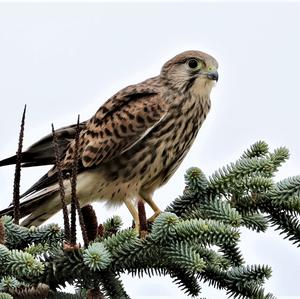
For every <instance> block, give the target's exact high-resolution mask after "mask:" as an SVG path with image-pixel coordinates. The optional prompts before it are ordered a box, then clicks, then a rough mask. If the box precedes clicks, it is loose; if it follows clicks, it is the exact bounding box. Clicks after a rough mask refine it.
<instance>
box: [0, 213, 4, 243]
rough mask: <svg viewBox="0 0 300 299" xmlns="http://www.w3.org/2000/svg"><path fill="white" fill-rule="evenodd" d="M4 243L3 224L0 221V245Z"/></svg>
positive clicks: (0, 220)
mask: <svg viewBox="0 0 300 299" xmlns="http://www.w3.org/2000/svg"><path fill="white" fill-rule="evenodd" d="M4 243H5V227H4V224H3V220H2V219H0V244H4Z"/></svg>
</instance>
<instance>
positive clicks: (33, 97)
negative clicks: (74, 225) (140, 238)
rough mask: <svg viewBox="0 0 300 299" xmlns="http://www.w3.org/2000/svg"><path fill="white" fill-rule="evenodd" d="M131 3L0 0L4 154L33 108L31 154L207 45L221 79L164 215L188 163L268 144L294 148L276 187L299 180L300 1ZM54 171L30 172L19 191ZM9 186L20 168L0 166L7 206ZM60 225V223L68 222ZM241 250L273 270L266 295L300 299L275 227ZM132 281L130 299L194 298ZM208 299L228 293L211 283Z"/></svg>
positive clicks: (169, 190)
mask: <svg viewBox="0 0 300 299" xmlns="http://www.w3.org/2000/svg"><path fill="white" fill-rule="evenodd" d="M123 2H124V1H122V3H112V2H111V3H95V2H93V3H88V4H83V3H73V4H72V3H67V4H59V3H54V4H47V3H42V4H38V3H31V4H5V3H0V99H1V110H0V112H1V114H0V115H1V117H0V128H1V131H0V138H1V140H2V142H1V144H0V158H5V157H7V156H9V155H11V154H13V153H14V152H15V151H16V144H17V134H18V131H19V123H20V118H21V113H22V110H23V106H24V104H25V103H26V104H27V107H28V109H27V120H26V130H25V147H27V146H29V145H30V144H31V143H32V142H34V141H36V140H37V139H39V138H40V137H42V136H43V135H45V134H47V133H49V132H50V124H51V123H52V122H54V124H55V127H56V128H58V127H60V126H64V125H68V124H70V123H74V122H75V121H76V117H77V114H78V113H80V115H81V119H82V120H84V119H87V118H89V117H91V116H92V114H93V113H94V112H95V111H96V110H97V109H98V107H99V106H100V105H101V104H102V103H103V102H104V101H105V100H106V99H107V98H108V97H110V96H111V95H112V94H114V93H115V92H117V91H118V90H119V89H120V88H123V87H125V86H126V85H129V84H133V83H137V82H139V81H142V80H144V79H146V78H148V77H150V76H154V75H156V74H158V73H159V71H160V67H161V65H162V64H163V63H164V62H165V61H166V60H167V59H169V58H171V57H172V56H174V55H176V54H177V53H179V52H181V51H184V50H188V49H199V50H202V51H206V52H208V53H210V54H212V55H213V56H215V57H216V58H217V60H218V61H219V65H220V69H219V74H220V80H219V82H218V85H217V87H216V88H215V90H214V91H213V93H212V110H211V112H210V114H209V115H208V119H207V120H206V122H205V124H204V126H203V128H202V129H201V132H200V134H199V135H198V138H197V140H196V141H195V143H194V145H193V147H192V149H191V151H190V153H189V154H188V156H187V158H186V159H185V161H184V162H183V163H182V165H181V167H180V169H179V170H178V171H177V173H176V174H175V175H174V176H173V178H172V179H171V180H170V182H169V183H168V184H167V185H166V186H165V187H163V188H161V189H160V190H159V191H158V192H156V194H155V199H156V201H157V202H158V203H159V205H160V207H161V208H164V207H166V206H167V205H168V204H169V203H170V202H171V200H172V199H174V198H175V197H176V196H177V195H178V194H181V192H182V189H183V186H184V184H183V174H184V172H185V170H186V169H187V168H188V167H190V166H199V167H200V168H202V169H203V170H204V171H205V173H206V174H208V175H209V174H210V173H212V172H213V171H214V170H215V169H217V168H218V167H220V166H223V165H225V164H227V163H228V162H231V161H233V160H235V159H236V158H238V156H239V155H240V153H241V152H242V151H243V150H244V149H245V148H247V147H248V146H249V145H250V144H252V143H254V142H255V141H257V140H259V139H263V140H265V141H267V142H268V143H269V144H270V145H271V147H272V148H274V147H278V146H281V145H285V146H287V147H288V148H289V149H290V151H291V158H290V160H289V162H288V163H287V164H286V165H285V166H284V167H282V169H281V170H280V173H279V175H278V179H280V178H284V177H287V176H292V175H297V174H299V173H300V171H299V165H300V143H299V111H300V104H299V102H300V92H299V68H300V58H299V53H300V43H299V36H300V18H299V13H300V4H299V3H296V2H294V1H293V3H292V2H281V3H280V2H278V1H277V2H276V3H275V2H274V3H270V1H267V2H268V3H267V2H266V3H258V2H252V3H237V2H232V3H224V2H225V1H221V2H222V3H221V2H212V3H204V2H201V3H200V2H198V3H197V2H196V1H193V2H177V3H175V2H174V3H171V2H169V1H167V2H166V3H162V2H157V3H152V4H150V3H142V4H139V3H136V2H132V3H123ZM243 2H244V1H243ZM46 170H47V167H46V168H38V169H26V170H24V171H23V172H22V189H23V190H25V189H26V188H27V187H29V185H31V184H33V183H34V182H35V181H36V180H37V179H38V178H39V177H40V176H41V175H42V174H44V172H45V171H46ZM12 180H13V167H6V168H1V169H0V189H1V195H0V201H1V202H0V206H1V208H4V207H6V206H7V205H8V203H9V202H10V200H11V197H12V195H11V194H12ZM96 207H97V213H98V216H99V218H100V219H101V220H105V219H106V218H108V217H110V216H112V215H113V214H119V215H121V216H122V218H123V219H125V221H126V223H127V224H129V223H130V222H131V219H130V215H129V213H128V211H127V210H126V208H121V209H118V210H107V209H106V208H104V207H103V206H102V205H100V204H97V205H96ZM53 221H55V222H59V223H61V214H59V215H57V216H55V217H54V218H52V219H51V222H53ZM241 248H242V250H243V253H244V256H245V258H246V261H247V262H248V264H255V263H257V264H259V263H261V264H269V265H271V266H272V268H273V276H272V278H271V279H270V280H269V281H268V283H267V289H268V291H271V292H273V293H274V294H275V295H277V296H278V297H279V298H300V287H299V282H298V281H299V275H300V259H299V249H297V248H296V247H295V246H293V245H292V244H291V243H290V242H289V241H287V240H283V239H282V237H280V236H279V235H278V233H277V232H274V231H273V230H269V231H268V233H266V234H259V235H258V234H256V233H252V232H249V231H248V230H245V231H243V235H242V242H241ZM124 283H125V286H126V289H127V291H128V293H129V294H130V295H131V296H132V298H149V296H150V295H151V296H152V297H153V298H159V297H158V296H163V297H161V298H168V296H169V297H170V298H174V297H176V298H186V296H184V294H183V293H182V292H181V291H179V290H178V289H177V287H176V286H175V285H173V284H172V283H171V282H170V279H169V278H164V279H163V278H151V279H148V278H145V279H142V280H138V279H137V278H134V279H132V278H127V277H126V278H124ZM143 296H146V297H143ZM283 296H285V297H283ZM292 296H294V297H292ZM203 297H205V298H207V299H213V298H224V297H225V295H224V292H220V291H216V290H214V289H212V288H208V287H206V286H205V287H204V288H203Z"/></svg>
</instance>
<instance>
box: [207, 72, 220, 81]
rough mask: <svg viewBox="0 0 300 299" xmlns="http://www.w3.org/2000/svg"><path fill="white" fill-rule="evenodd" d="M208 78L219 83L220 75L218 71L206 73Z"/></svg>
mask: <svg viewBox="0 0 300 299" xmlns="http://www.w3.org/2000/svg"><path fill="white" fill-rule="evenodd" d="M206 77H207V78H208V79H209V80H215V81H216V82H218V79H219V74H218V72H217V71H211V72H207V73H206Z"/></svg>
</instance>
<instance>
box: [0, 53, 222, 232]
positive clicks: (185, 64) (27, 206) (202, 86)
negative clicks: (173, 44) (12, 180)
mask: <svg viewBox="0 0 300 299" xmlns="http://www.w3.org/2000/svg"><path fill="white" fill-rule="evenodd" d="M217 68H218V63H217V61H216V60H215V59H214V58H213V57H212V56H210V55H208V54H206V53H203V52H200V51H186V52H183V53H181V54H179V55H177V56H175V57H174V58H172V59H171V60H169V61H167V62H166V63H165V64H164V65H163V67H162V69H161V72H160V74H159V75H158V76H156V77H153V78H150V79H147V80H145V81H143V82H141V83H138V84H136V85H130V86H128V87H126V88H124V89H122V90H120V91H119V92H118V93H116V94H115V95H114V96H112V97H111V98H110V99H108V100H107V101H106V102H105V103H104V104H103V105H102V106H101V107H100V108H99V110H98V111H97V112H96V114H95V115H94V116H93V117H92V118H90V119H89V120H87V121H85V122H82V123H81V124H80V136H79V157H80V159H79V165H78V177H77V194H78V198H79V201H80V204H81V206H85V205H87V204H89V203H91V202H94V201H97V200H106V201H107V202H108V203H109V204H113V205H118V204H122V203H125V205H126V206H127V208H128V210H129V211H130V213H131V215H132V216H133V219H134V221H135V224H136V227H139V218H138V213H137V209H136V207H135V201H134V199H142V200H144V201H145V202H146V203H148V204H149V205H150V207H151V208H152V209H153V211H154V215H153V217H155V216H157V215H158V214H159V213H160V209H159V208H158V206H157V205H156V204H155V202H154V201H153V199H152V195H153V193H154V191H155V190H156V189H157V188H159V187H160V186H162V185H164V184H165V183H166V182H167V181H168V180H169V179H170V177H171V176H172V175H173V174H174V172H175V171H176V169H177V168H178V166H179V165H180V163H181V162H182V160H183V159H184V157H185V155H186V154H187V152H188V150H189V149H190V147H191V145H192V143H193V141H194V139H195V137H196V135H197V133H198V131H199V129H200V127H201V125H202V123H203V121H204V120H205V118H206V115H207V113H208V112H209V110H210V92H211V89H212V87H213V85H214V83H215V81H217V80H218V73H217ZM75 131H76V126H75V125H72V126H69V127H64V128H61V129H58V130H56V135H57V137H58V145H59V150H60V154H61V159H62V161H63V163H62V170H63V175H64V186H65V188H66V190H65V191H66V201H67V203H70V190H71V186H70V179H69V175H70V171H71V170H70V169H71V167H72V163H73V156H74V147H75V140H74V138H75ZM15 161H16V156H13V157H10V158H7V159H5V160H2V161H0V166H3V165H9V164H14V163H15ZM49 164H54V166H53V167H52V168H51V169H50V170H49V171H48V173H47V174H45V175H44V176H43V177H42V178H41V179H40V180H39V181H38V182H36V183H35V184H34V185H33V186H32V187H31V188H30V189H29V190H28V191H26V192H25V193H24V194H23V195H22V202H21V206H20V213H21V217H25V216H27V217H26V218H25V220H23V222H22V225H24V226H31V225H36V226H37V225H40V224H41V223H43V222H44V221H45V220H47V219H48V218H49V217H51V216H52V215H53V214H55V213H56V212H57V211H59V210H60V209H61V201H60V197H59V184H58V171H57V169H56V166H55V154H54V150H53V142H52V134H49V135H48V136H46V137H44V138H42V139H41V140H40V141H38V142H37V143H35V144H33V145H32V146H31V147H29V149H28V150H27V151H25V152H24V153H23V155H22V166H38V165H49ZM12 212H13V208H12V207H9V208H7V209H5V210H3V211H1V212H0V215H4V214H12Z"/></svg>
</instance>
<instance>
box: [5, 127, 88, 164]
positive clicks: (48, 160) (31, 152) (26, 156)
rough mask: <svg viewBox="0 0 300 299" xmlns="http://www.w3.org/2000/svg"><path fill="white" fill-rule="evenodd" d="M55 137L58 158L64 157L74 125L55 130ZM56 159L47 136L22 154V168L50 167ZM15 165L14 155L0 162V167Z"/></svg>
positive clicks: (71, 137) (50, 139)
mask: <svg viewBox="0 0 300 299" xmlns="http://www.w3.org/2000/svg"><path fill="white" fill-rule="evenodd" d="M85 126H86V122H82V123H80V124H79V128H80V130H83V129H84V128H85ZM55 133H56V136H57V143H58V150H59V154H60V156H64V154H65V152H66V150H67V148H68V146H69V143H70V141H71V140H73V139H74V137H75V133H76V125H71V126H67V127H63V128H59V129H57V130H55ZM55 162H56V158H55V153H54V149H53V135H52V133H51V134H48V135H46V136H45V137H43V138H42V139H40V140H39V141H37V142H36V143H34V144H33V145H31V146H30V147H29V148H28V149H27V150H26V151H24V152H23V153H22V167H30V166H40V165H51V164H55ZM15 163H16V155H15V156H12V157H9V158H6V159H4V160H2V161H0V166H4V165H10V164H15Z"/></svg>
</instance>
